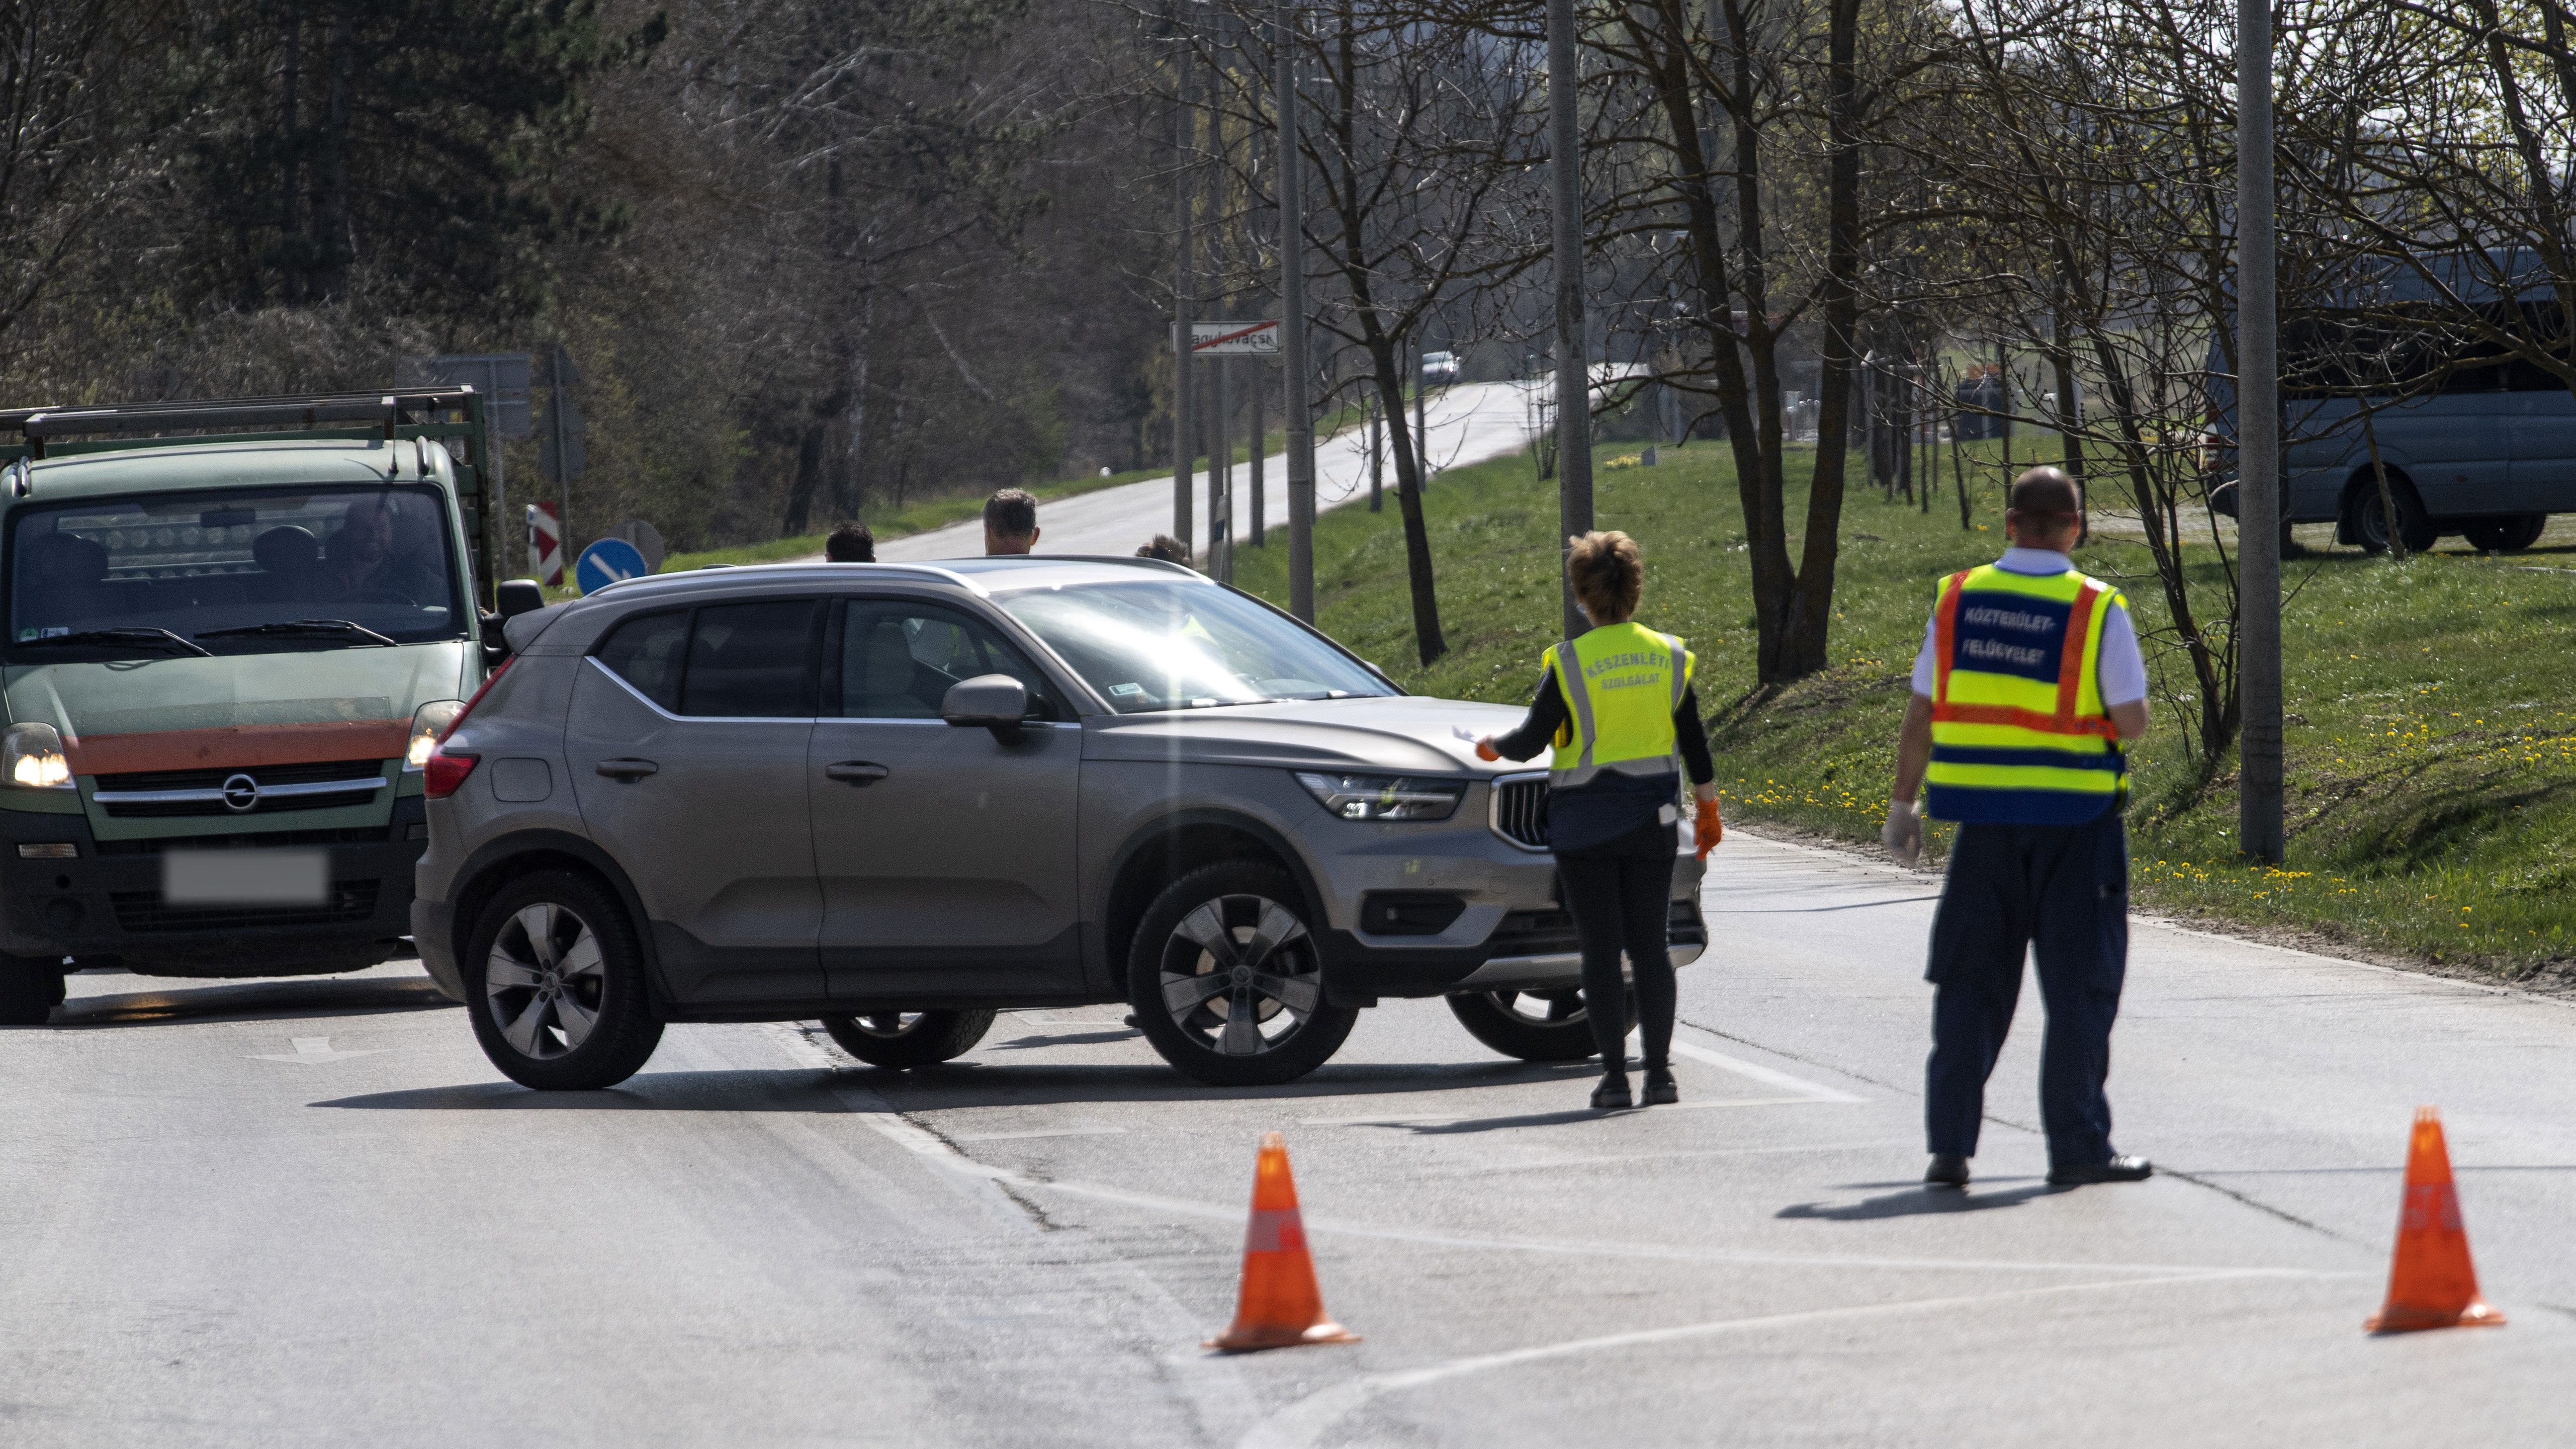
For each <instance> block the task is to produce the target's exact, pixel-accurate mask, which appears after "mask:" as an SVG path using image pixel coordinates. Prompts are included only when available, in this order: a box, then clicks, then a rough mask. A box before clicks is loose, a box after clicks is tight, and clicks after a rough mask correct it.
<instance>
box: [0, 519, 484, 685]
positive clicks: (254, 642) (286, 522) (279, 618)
mask: <svg viewBox="0 0 2576 1449" xmlns="http://www.w3.org/2000/svg"><path fill="white" fill-rule="evenodd" d="M10 525H11V526H10V533H9V540H8V549H9V580H10V584H9V600H8V603H9V615H8V623H7V634H6V638H7V639H8V640H9V646H10V655H11V657H12V658H14V659H17V660H19V661H21V662H33V661H35V660H37V659H39V658H43V659H62V658H81V657H93V658H95V657H100V656H102V655H114V656H118V657H131V656H135V655H146V654H162V653H189V654H194V653H196V652H198V650H199V649H202V650H204V651H206V652H209V653H214V654H247V653H268V652H275V651H280V650H289V649H337V648H347V647H352V646H361V645H363V646H368V647H374V648H382V647H384V645H385V643H386V642H387V641H391V642H393V643H396V644H412V643H422V642H426V641H430V640H436V639H454V638H458V637H460V636H461V635H462V634H463V633H464V632H465V614H464V609H463V604H462V601H461V599H460V597H459V594H458V590H457V582H456V565H455V561H454V555H453V551H452V550H451V548H450V547H449V536H450V532H451V530H450V529H449V527H448V522H447V503H446V498H445V495H444V494H442V493H441V492H440V491H439V490H438V489H436V488H430V487H424V486H420V485H416V484H415V485H402V486H383V487H374V488H328V489H325V488H315V487H310V486H303V487H297V488H294V489H291V490H290V489H284V488H274V489H250V488H245V489H238V490H233V491H227V492H220V493H214V492H190V493H183V494H158V495H149V496H139V497H126V498H101V499H91V500H84V501H78V502H66V503H60V504H52V505H32V506H29V507H25V508H20V509H17V510H14V511H13V513H12V515H11V518H10ZM263 625H294V626H298V627H291V628H282V629H263V628H262V627H261V626H263ZM109 631H114V632H109ZM156 631H167V633H168V634H169V635H175V636H177V640H178V641H190V642H192V643H193V644H194V645H195V646H196V647H193V648H190V647H186V646H185V645H184V644H181V643H177V642H174V641H172V640H169V639H167V638H163V639H162V641H161V643H160V644H159V645H154V644H153V643H151V640H152V639H153V638H155V637H157V634H156ZM49 639H60V640H61V641H62V643H61V644H59V645H53V644H47V643H45V642H44V641H46V640H49Z"/></svg>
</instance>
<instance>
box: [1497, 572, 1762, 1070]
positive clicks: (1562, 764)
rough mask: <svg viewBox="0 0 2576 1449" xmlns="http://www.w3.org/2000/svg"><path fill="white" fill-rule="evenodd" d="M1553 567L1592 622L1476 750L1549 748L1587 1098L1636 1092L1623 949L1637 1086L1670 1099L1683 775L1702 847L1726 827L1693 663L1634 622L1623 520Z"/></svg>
mask: <svg viewBox="0 0 2576 1449" xmlns="http://www.w3.org/2000/svg"><path fill="white" fill-rule="evenodd" d="M1567 543H1568V544H1569V545H1571V547H1570V548H1569V549H1568V551H1567V553H1566V559H1565V572H1566V578H1567V580H1568V582H1570V583H1571V584H1572V585H1573V587H1574V598H1575V602H1576V603H1577V604H1578V605H1580V606H1581V607H1582V610H1583V615H1584V617H1585V618H1586V619H1589V620H1590V621H1591V622H1592V628H1591V629H1589V630H1588V631H1586V632H1585V633H1584V634H1583V635H1582V637H1580V638H1577V639H1569V640H1567V641H1566V642H1564V643H1562V644H1559V645H1557V646H1556V647H1555V648H1553V649H1550V650H1549V651H1548V652H1547V656H1546V659H1545V660H1544V661H1543V664H1542V671H1543V672H1542V673H1541V674H1540V675H1539V681H1538V692H1537V695H1536V697H1535V698H1533V699H1532V700H1531V701H1530V709H1529V714H1528V716H1527V717H1526V718H1524V719H1523V720H1522V721H1521V725H1520V728H1518V729H1515V730H1513V731H1512V732H1511V733H1509V734H1507V735H1502V736H1499V737H1489V738H1487V739H1483V740H1479V741H1477V746H1476V752H1477V753H1478V754H1479V755H1481V756H1483V757H1484V758H1486V759H1489V760H1490V759H1497V758H1500V759H1512V760H1526V759H1528V758H1530V757H1531V756H1532V755H1535V754H1537V753H1538V752H1539V751H1540V750H1542V749H1549V750H1551V751H1552V753H1551V754H1550V757H1549V760H1548V798H1547V814H1548V843H1549V845H1550V846H1551V848H1553V849H1554V850H1555V852H1556V863H1557V870H1558V872H1559V875H1560V877H1561V879H1562V880H1563V882H1564V887H1565V906H1566V910H1567V911H1568V912H1570V913H1571V914H1572V915H1573V917H1574V929H1575V934H1576V935H1577V937H1578V938H1579V939H1580V940H1581V942H1582V947H1583V1000H1584V1009H1585V1010H1586V1011H1587V1012H1588V1013H1589V1014H1590V1017H1591V1021H1592V1037H1593V1040H1594V1042H1595V1043H1597V1044H1598V1045H1599V1047H1600V1051H1601V1067H1602V1075H1601V1084H1600V1085H1599V1086H1598V1087H1596V1088H1594V1089H1593V1092H1592V1105H1593V1106H1594V1107H1596V1108H1600V1109H1603V1110H1611V1109H1616V1108H1621V1107H1627V1106H1632V1105H1634V1103H1633V1100H1632V1099H1631V1097H1630V1096H1629V1093H1628V1057H1627V1037H1628V1032H1627V1013H1626V1011H1625V1010H1624V1006H1625V997H1626V992H1625V991H1624V990H1623V989H1622V982H1621V980H1620V970H1619V962H1620V958H1621V956H1622V955H1623V954H1624V955H1625V956H1626V958H1627V962H1628V968H1629V973H1630V975H1632V976H1633V978H1634V980H1635V985H1636V993H1637V1013H1638V1018H1639V1024H1640V1025H1641V1026H1642V1028H1643V1041H1644V1047H1645V1069H1646V1101H1647V1102H1649V1103H1669V1102H1677V1101H1679V1100H1681V1091H1680V1088H1679V1087H1678V1086H1676V1085H1675V1083H1674V1081H1673V1071H1672V1062H1671V1058H1670V1052H1671V1048H1672V1040H1673V1012H1674V1007H1675V995H1676V986H1675V983H1674V980H1673V963H1672V957H1671V955H1670V953H1669V952H1668V951H1667V950H1666V940H1665V936H1666V931H1667V928H1668V925H1669V913H1670V910H1671V900H1672V884H1673V856H1674V854H1675V852H1676V850H1677V847H1678V844H1679V835H1678V825H1679V821H1680V818H1681V809H1680V804H1679V801H1680V799H1681V776H1682V773H1683V772H1684V771H1685V770H1687V771H1688V772H1689V775H1690V781H1691V798H1692V800H1693V802H1694V807H1695V808H1694V810H1693V812H1692V813H1693V820H1694V824H1693V827H1692V828H1693V831H1694V832H1695V834H1696V837H1697V838H1696V841H1695V844H1696V845H1697V846H1698V850H1699V856H1700V859H1702V860H1706V859H1707V858H1708V853H1709V851H1710V850H1711V849H1712V848H1714V847H1715V846H1716V845H1717V843H1718V840H1719V838H1720V836H1721V834H1722V833H1723V827H1722V826H1721V825H1720V823H1719V820H1718V810H1717V787H1716V786H1715V785H1714V784H1712V783H1711V781H1712V780H1713V779H1714V777H1715V775H1716V770H1715V768H1714V767H1713V766H1712V764H1711V763H1710V760H1709V756H1708V736H1707V734H1706V733H1705V731H1703V730H1702V728H1701V726H1700V720H1699V696H1698V693H1697V692H1696V691H1695V690H1693V689H1692V687H1691V670H1692V667H1693V665H1694V664H1695V663H1696V662H1697V661H1696V659H1695V658H1694V656H1693V655H1692V654H1691V652H1690V650H1689V649H1687V648H1685V647H1684V646H1683V643H1682V641H1681V640H1680V639H1677V638H1675V637H1673V636H1672V635H1669V634H1659V633H1656V632H1655V631H1654V630H1652V629H1648V628H1645V627H1643V626H1641V625H1639V624H1636V623H1634V622H1631V621H1632V620H1633V618H1634V616H1635V615H1636V612H1637V602H1638V599H1639V597H1640V596H1641V595H1642V594H1643V592H1644V588H1645V565H1644V563H1643V561H1642V560H1641V559H1640V558H1639V557H1638V554H1637V545H1636V543H1635V542H1634V541H1633V540H1631V539H1630V538H1629V537H1628V535H1626V534H1624V533H1587V534H1584V535H1582V536H1581V537H1578V538H1572V539H1568V540H1567Z"/></svg>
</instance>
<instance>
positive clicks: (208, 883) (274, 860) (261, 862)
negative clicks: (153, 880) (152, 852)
mask: <svg viewBox="0 0 2576 1449" xmlns="http://www.w3.org/2000/svg"><path fill="white" fill-rule="evenodd" d="M330 894H331V855H330V852H328V851H322V850H174V851H171V852H170V853H168V854H166V855H164V856H162V857H161V899H162V900H164V901H166V902H168V903H169V904H171V905H174V906H318V905H321V904H322V903H323V902H324V901H326V900H328V899H329V898H330Z"/></svg>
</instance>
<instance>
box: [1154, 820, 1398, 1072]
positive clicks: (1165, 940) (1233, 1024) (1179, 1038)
mask: <svg viewBox="0 0 2576 1449" xmlns="http://www.w3.org/2000/svg"><path fill="white" fill-rule="evenodd" d="M1304 902H1305V895H1304V893H1303V892H1301V891H1300V890H1298V888H1297V883H1296V882H1295V881H1294V880H1292V879H1290V878H1289V877H1288V875H1287V873H1286V872H1284V871H1281V870H1279V869H1277V868H1276V867H1273V866H1267V865H1261V864H1258V863H1256V862H1253V861H1240V860H1235V861H1220V862H1218V863H1217V864H1215V865H1209V866H1202V867H1200V868H1199V869H1197V870H1194V871H1191V872H1190V873H1189V874H1187V875H1185V876H1182V877H1181V878H1180V879H1179V880H1176V881H1174V882H1172V884H1170V885H1169V886H1166V887H1165V888H1164V890H1163V893H1162V894H1161V895H1159V896H1156V897H1155V898H1154V903H1153V905H1151V906H1149V907H1147V908H1146V911H1145V918H1144V920H1143V921H1141V922H1140V923H1138V925H1137V927H1136V939H1135V944H1134V945H1132V946H1131V947H1129V948H1128V965H1127V987H1128V1000H1129V1002H1130V1003H1131V1004H1132V1005H1133V1006H1134V1007H1135V1008H1136V1024H1137V1025H1138V1027H1140V1028H1141V1029H1142V1030H1143V1031H1144V1033H1145V1039H1146V1040H1147V1041H1150V1042H1152V1043H1153V1044H1154V1050H1156V1051H1158V1052H1160V1053H1162V1055H1163V1060H1165V1061H1167V1062H1170V1063H1171V1064H1172V1065H1173V1066H1175V1067H1177V1068H1179V1069H1180V1070H1181V1071H1182V1072H1184V1073H1187V1074H1188V1075H1190V1076H1193V1077H1196V1078H1198V1079H1199V1080H1200V1081H1202V1082H1206V1083H1208V1084H1209V1085H1210V1086H1217V1087H1263V1086H1275V1085H1277V1084H1279V1083H1281V1082H1293V1081H1295V1080H1296V1079H1297V1078H1299V1077H1302V1076H1304V1075H1306V1074H1307V1073H1308V1072H1311V1071H1313V1070H1314V1069H1315V1068H1317V1067H1319V1066H1322V1065H1323V1064H1324V1063H1325V1061H1326V1060H1327V1059H1329V1058H1330V1057H1331V1056H1332V1055H1333V1053H1334V1052H1336V1051H1338V1050H1340V1048H1341V1045H1342V1040H1343V1038H1345V1037H1347V1036H1349V1035H1350V1034H1351V1026H1352V1025H1353V1023H1355V1022H1357V1021H1358V1020H1359V1010H1358V1008H1356V1007H1348V1006H1335V1005H1333V1004H1332V1003H1331V1002H1329V1001H1327V1000H1325V999H1324V968H1323V960H1322V957H1321V955H1320V954H1319V953H1318V951H1317V949H1316V943H1315V938H1314V935H1313V933H1312V932H1310V931H1309V930H1308V929H1307V923H1306V906H1305V904H1304Z"/></svg>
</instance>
